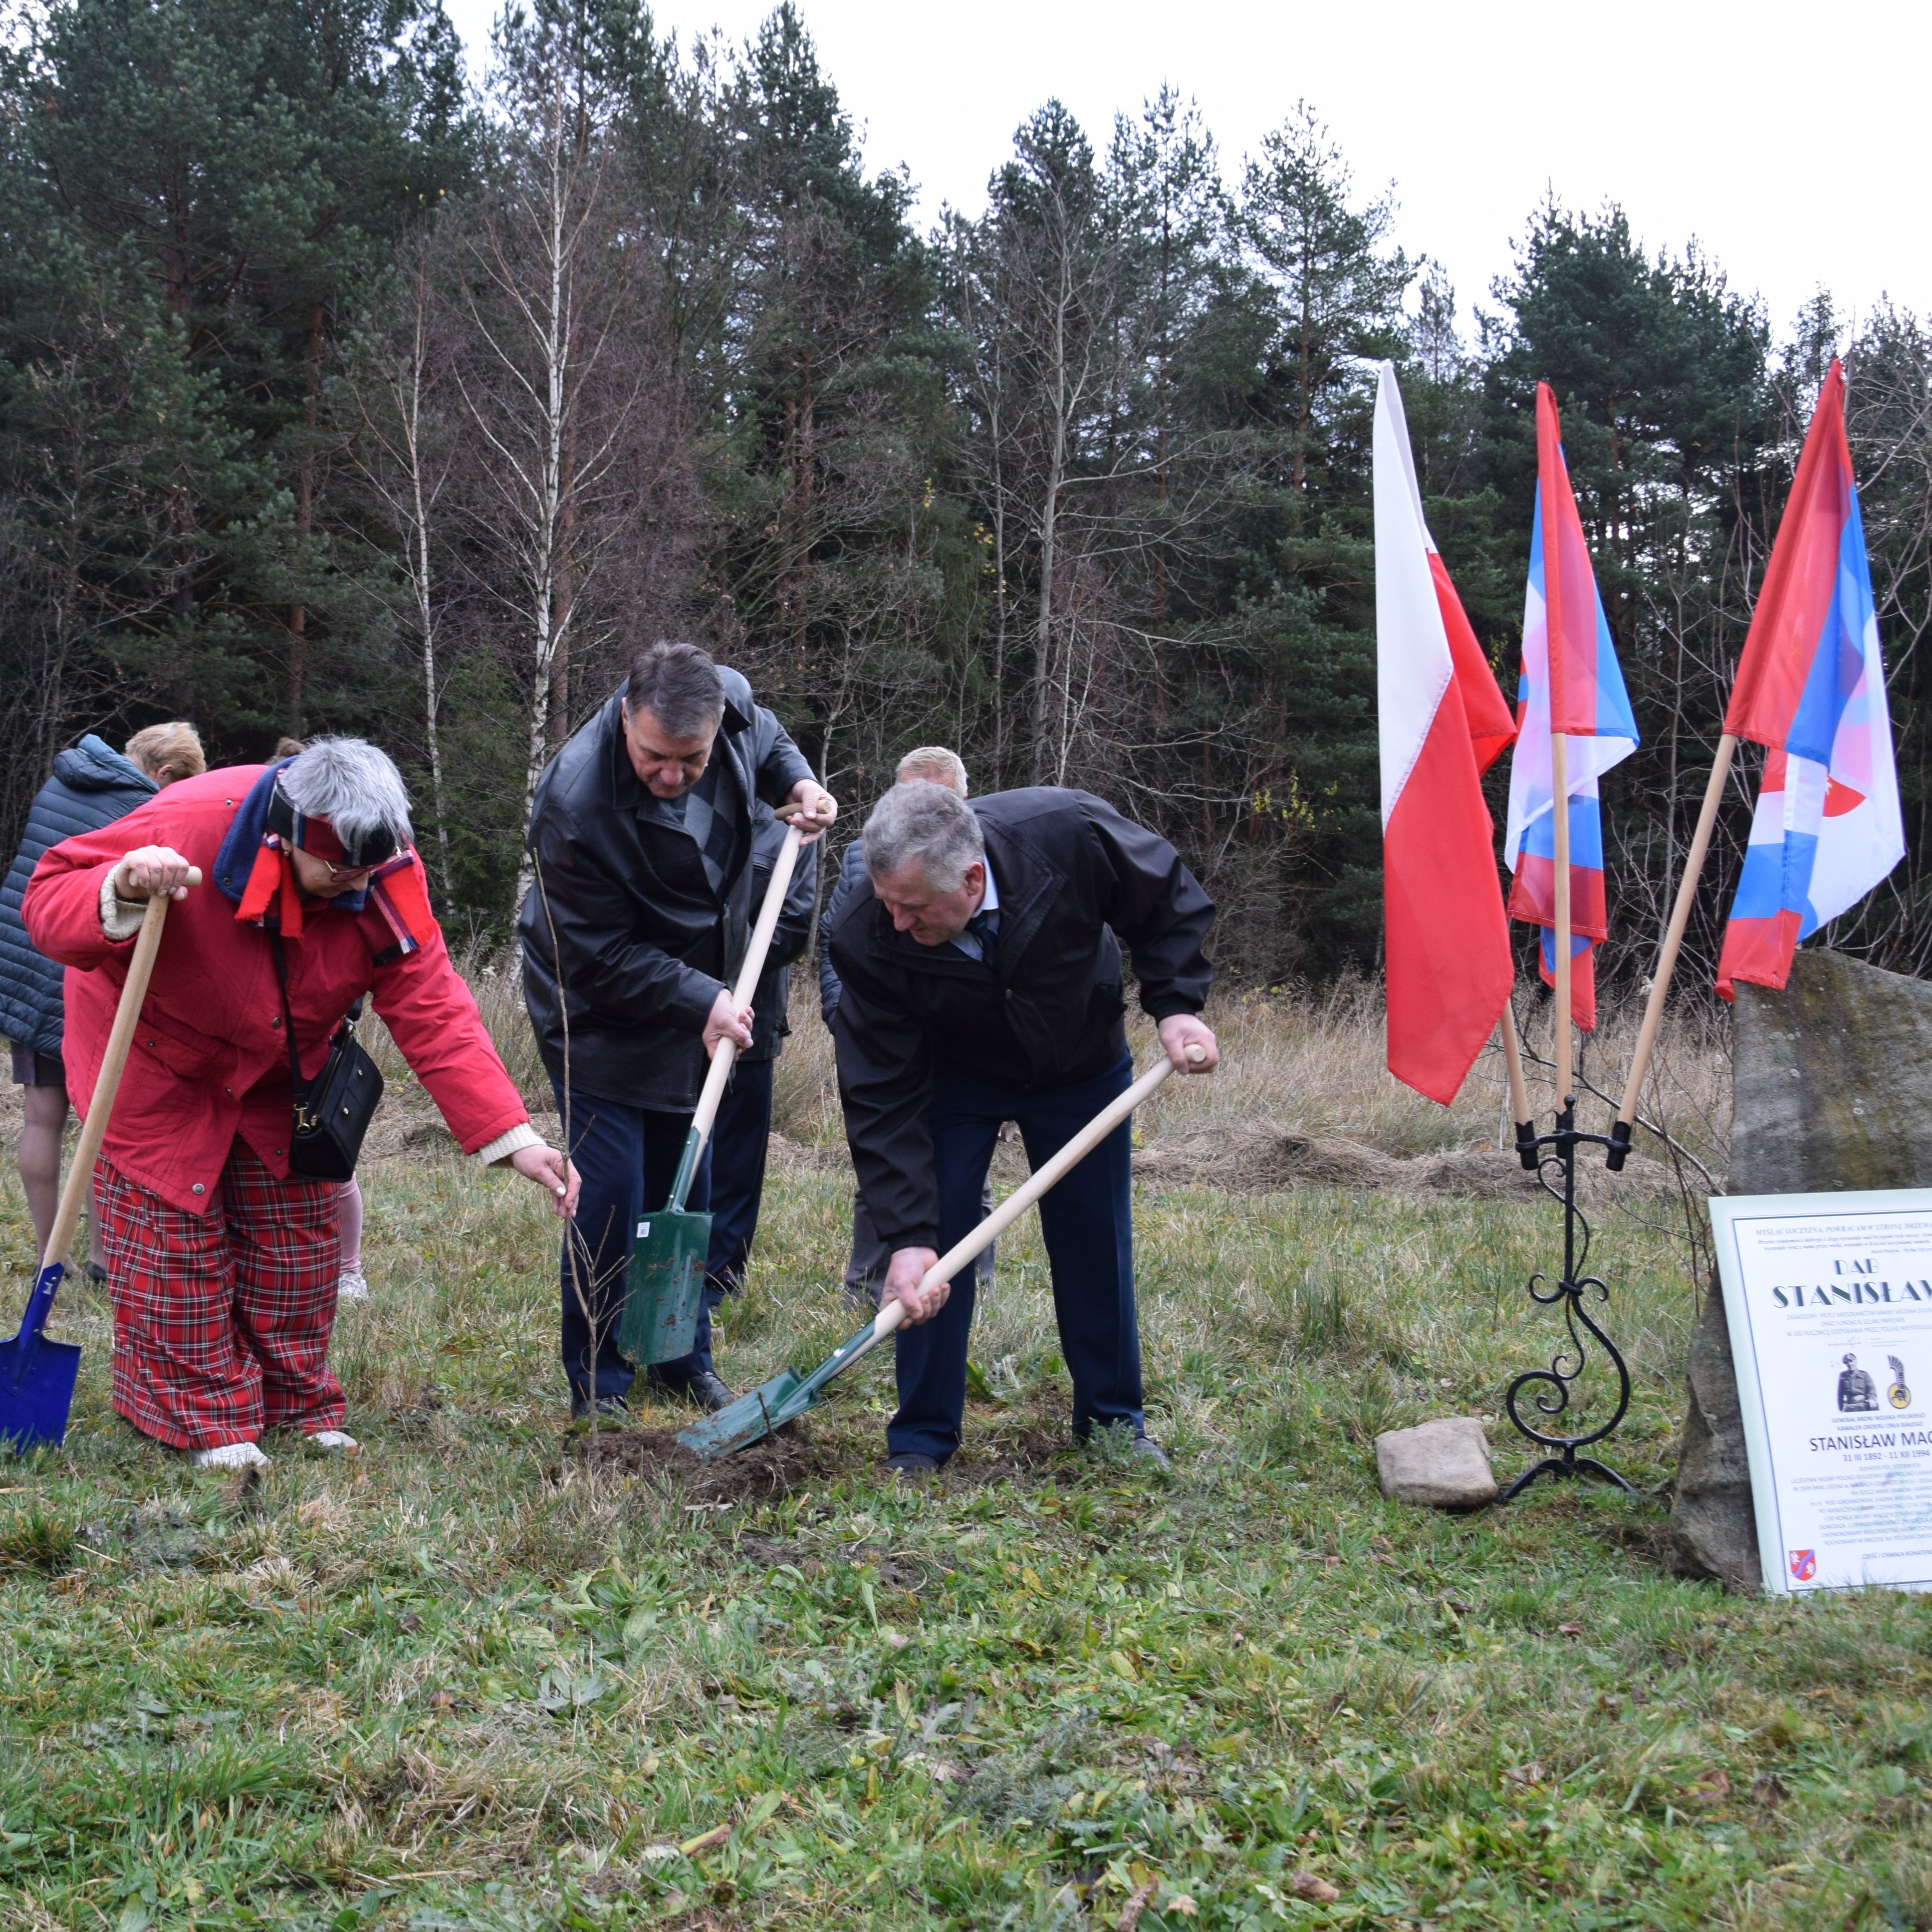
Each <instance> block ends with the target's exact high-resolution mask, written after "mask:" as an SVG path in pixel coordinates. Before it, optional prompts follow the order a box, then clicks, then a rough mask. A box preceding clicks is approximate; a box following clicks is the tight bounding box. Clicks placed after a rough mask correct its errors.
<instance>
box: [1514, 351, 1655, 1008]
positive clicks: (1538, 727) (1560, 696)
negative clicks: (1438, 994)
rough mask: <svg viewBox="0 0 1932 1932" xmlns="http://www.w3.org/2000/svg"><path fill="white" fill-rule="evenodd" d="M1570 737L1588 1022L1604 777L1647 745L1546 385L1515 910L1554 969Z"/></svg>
mask: <svg viewBox="0 0 1932 1932" xmlns="http://www.w3.org/2000/svg"><path fill="white" fill-rule="evenodd" d="M1553 732H1560V733H1562V736H1563V737H1564V739H1565V748H1564V759H1565V772H1564V778H1565V790H1566V791H1567V792H1568V794H1569V796H1568V799H1567V800H1566V801H1565V804H1566V808H1567V810H1568V817H1569V823H1570V926H1571V941H1570V950H1571V981H1570V986H1571V992H1570V1008H1571V1014H1572V1016H1573V1017H1574V1019H1575V1020H1576V1022H1577V1025H1579V1026H1580V1027H1586V1028H1588V1027H1593V1026H1595V1025H1596V1023H1597V982H1596V970H1595V952H1594V950H1593V949H1594V948H1595V944H1596V942H1597V941H1599V940H1601V939H1605V938H1608V937H1609V935H1610V927H1609V922H1608V917H1609V916H1608V910H1607V905H1606V903H1605V899H1604V833H1603V820H1602V816H1601V811H1600V810H1599V808H1598V796H1597V781H1598V779H1599V778H1601V776H1602V775H1603V774H1604V772H1607V771H1608V770H1609V769H1610V767H1611V766H1613V765H1615V764H1616V763H1619V762H1620V761H1621V760H1623V759H1625V758H1627V757H1629V756H1630V754H1631V752H1633V751H1635V750H1636V749H1637V719H1636V718H1635V717H1634V715H1632V713H1631V706H1630V699H1629V697H1628V695H1627V694H1625V690H1624V676H1623V672H1622V670H1621V668H1619V665H1618V663H1617V654H1616V650H1615V649H1614V648H1613V646H1612V645H1611V643H1610V625H1609V624H1608V623H1607V622H1606V621H1605V620H1604V601H1603V599H1602V598H1601V597H1599V596H1598V595H1597V578H1596V573H1595V571H1593V570H1592V568H1590V553H1589V550H1588V548H1587V547H1586V545H1585V544H1584V541H1583V519H1582V518H1581V517H1580V516H1579V515H1578V514H1577V499H1576V497H1575V496H1574V494H1573V493H1571V488H1570V472H1569V469H1568V466H1566V465H1565V462H1564V460H1563V443H1562V429H1561V426H1560V425H1559V423H1558V422H1557V419H1556V397H1555V395H1553V394H1552V392H1551V391H1550V385H1549V384H1548V383H1538V384H1537V386H1536V520H1535V523H1534V524H1533V525H1532V527H1531V531H1530V538H1529V592H1528V594H1527V595H1526V597H1525V598H1524V601H1523V676H1522V680H1521V682H1520V684H1519V685H1518V686H1517V743H1516V756H1515V758H1514V760H1513V761H1512V763H1511V767H1510V802H1509V826H1508V831H1507V832H1505V844H1506V845H1507V847H1508V852H1509V855H1510V870H1511V871H1512V872H1513V873H1514V874H1515V875H1516V876H1515V883H1514V886H1512V887H1511V892H1510V903H1509V909H1510V913H1511V916H1512V917H1513V918H1516V919H1523V920H1525V921H1526V922H1529V924H1532V925H1534V926H1541V928H1542V929H1543V949H1542V950H1543V959H1542V965H1543V980H1544V984H1545V985H1546V986H1553V985H1555V983H1556V814H1555V811H1554V809H1553V807H1554V805H1555V803H1556V781H1555V778H1554V777H1553V773H1552V768H1551V760H1550V736H1551V734H1552V733H1553Z"/></svg>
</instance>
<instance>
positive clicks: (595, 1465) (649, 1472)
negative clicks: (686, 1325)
mask: <svg viewBox="0 0 1932 1932" xmlns="http://www.w3.org/2000/svg"><path fill="white" fill-rule="evenodd" d="M569 1453H570V1454H572V1455H574V1456H575V1457H577V1458H578V1459H579V1460H581V1461H583V1462H584V1463H587V1464H589V1466H590V1467H591V1468H592V1469H601V1470H604V1471H607V1472H610V1474H612V1475H629V1476H655V1475H667V1476H669V1477H670V1478H672V1480H673V1481H675V1482H676V1484H678V1485H679V1487H680V1488H682V1489H685V1490H689V1491H690V1492H691V1495H692V1496H694V1497H696V1498H697V1499H698V1500H699V1501H700V1502H739V1501H741V1500H742V1501H745V1502H762V1501H763V1500H764V1499H766V1497H768V1496H783V1495H784V1494H786V1493H787V1492H788V1491H790V1490H795V1489H796V1488H798V1487H799V1486H800V1485H801V1484H803V1483H805V1482H806V1481H809V1480H810V1478H811V1477H812V1476H814V1475H816V1474H817V1473H818V1472H819V1469H820V1458H819V1457H818V1455H817V1452H816V1451H814V1449H813V1448H812V1446H811V1437H810V1436H809V1435H808V1433H806V1431H805V1427H804V1425H803V1424H802V1423H799V1422H788V1423H787V1424H785V1425H784V1427H783V1428H781V1429H779V1430H776V1431H775V1433H772V1435H769V1436H764V1437H762V1438H760V1440H758V1441H757V1442H754V1443H751V1444H750V1445H748V1446H747V1447H745V1448H742V1449H740V1450H739V1451H737V1453H736V1454H735V1455H730V1456H700V1455H697V1454H694V1453H693V1452H692V1451H691V1450H688V1449H687V1448H685V1446H684V1445H683V1444H682V1442H679V1440H678V1439H677V1435H676V1431H675V1430H669V1429H643V1428H636V1427H632V1428H622V1429H613V1428H610V1427H608V1426H606V1427H603V1428H601V1429H599V1430H598V1432H597V1433H596V1435H595V1436H594V1437H593V1436H589V1435H588V1434H585V1435H583V1436H577V1437H575V1438H574V1439H572V1441H571V1444H570V1450H569Z"/></svg>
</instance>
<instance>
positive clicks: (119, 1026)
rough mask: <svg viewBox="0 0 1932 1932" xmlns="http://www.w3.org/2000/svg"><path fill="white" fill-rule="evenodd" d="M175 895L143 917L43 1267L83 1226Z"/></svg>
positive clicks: (160, 898) (195, 879) (196, 875)
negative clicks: (97, 1162) (110, 1117)
mask: <svg viewBox="0 0 1932 1932" xmlns="http://www.w3.org/2000/svg"><path fill="white" fill-rule="evenodd" d="M187 882H188V883H189V884H190V885H191V886H198V885H199V884H200V883H201V874H200V871H199V869H198V868H194V867H192V866H191V867H190V868H189V870H188V875H187ZM171 896H172V895H170V894H169V893H166V892H160V893H157V894H156V895H155V896H154V897H153V898H150V899H149V900H148V910H147V913H146V916H145V917H144V918H143V919H142V921H141V931H140V935H139V938H136V941H134V955H133V958H132V959H130V960H129V961H128V962H127V983H126V985H124V986H123V987H122V988H121V1004H119V1005H118V1007H115V1010H114V1025H113V1028H112V1029H111V1030H110V1031H109V1033H108V1035H107V1051H106V1052H104V1054H102V1055H101V1071H100V1073H98V1075H97V1076H95V1082H94V1099H93V1101H92V1104H91V1105H90V1106H89V1108H88V1110H87V1118H86V1120H85V1121H83V1122H82V1123H81V1126H80V1140H79V1141H78V1142H76V1143H75V1146H74V1162H73V1165H72V1166H70V1167H69V1168H68V1171H67V1181H66V1184H65V1186H64V1187H62V1189H61V1197H60V1206H59V1207H58V1208H57V1209H56V1210H55V1213H54V1225H53V1228H52V1232H50V1233H49V1235H48V1236H47V1247H46V1253H45V1254H43V1255H42V1256H41V1257H40V1265H41V1267H43V1268H45V1267H46V1265H47V1263H48V1262H50V1261H52V1260H53V1259H54V1258H55V1256H59V1255H64V1254H65V1253H67V1250H68V1244H69V1243H70V1242H71V1241H72V1240H73V1239H74V1229H76V1228H77V1227H78V1226H80V1211H81V1209H82V1208H83V1206H84V1205H86V1200H87V1196H88V1193H89V1190H90V1188H91V1187H92V1186H93V1183H94V1163H95V1157H96V1156H97V1155H98V1154H99V1153H100V1152H101V1142H103V1141H104V1139H106V1138H107V1117H108V1115H110V1113H112V1112H113V1109H114V1096H115V1094H117V1093H118V1091H120V1087H121V1071H122V1070H123V1069H124V1067H126V1066H127V1049H128V1048H129V1047H130V1046H132V1045H133V1041H134V1029H135V1028H136V1026H137V1025H139V1023H140V1019H141V1002H142V1001H143V1000H144V999H145V998H147V995H148V980H150V979H151V977H153V975H154V956H155V954H156V953H158V952H160V950H161V928H162V926H163V924H165V923H166V919H167V916H168V906H169V902H170V899H171Z"/></svg>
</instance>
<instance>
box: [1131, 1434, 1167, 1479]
mask: <svg viewBox="0 0 1932 1932" xmlns="http://www.w3.org/2000/svg"><path fill="white" fill-rule="evenodd" d="M1134 1454H1136V1456H1138V1457H1139V1458H1140V1459H1141V1460H1142V1461H1143V1462H1145V1463H1152V1464H1153V1465H1154V1467H1155V1468H1156V1469H1159V1470H1161V1471H1163V1472H1164V1473H1166V1474H1169V1475H1171V1474H1172V1472H1173V1469H1174V1465H1173V1464H1172V1463H1170V1462H1169V1460H1167V1451H1166V1450H1165V1449H1163V1448H1162V1447H1161V1446H1160V1444H1159V1443H1158V1442H1156V1441H1155V1440H1154V1438H1153V1437H1152V1436H1136V1437H1135V1438H1134Z"/></svg>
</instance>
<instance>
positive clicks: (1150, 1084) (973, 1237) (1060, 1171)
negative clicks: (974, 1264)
mask: <svg viewBox="0 0 1932 1932" xmlns="http://www.w3.org/2000/svg"><path fill="white" fill-rule="evenodd" d="M1187 1057H1188V1058H1189V1059H1190V1060H1191V1061H1194V1062H1195V1063H1196V1064H1197V1065H1198V1064H1199V1063H1200V1062H1201V1061H1203V1060H1205V1059H1206V1058H1207V1057H1208V1052H1207V1049H1205V1047H1202V1046H1193V1045H1190V1046H1189V1047H1188V1048H1187ZM1173 1071H1174V1062H1173V1061H1171V1060H1169V1059H1168V1058H1166V1056H1165V1055H1163V1057H1162V1059H1161V1061H1160V1065H1159V1066H1157V1067H1150V1068H1149V1069H1148V1071H1147V1072H1146V1073H1143V1074H1142V1076H1141V1077H1140V1078H1139V1079H1138V1080H1136V1082H1134V1084H1133V1085H1132V1086H1131V1087H1130V1088H1128V1089H1127V1091H1126V1092H1125V1093H1124V1094H1121V1095H1119V1096H1118V1097H1117V1098H1115V1100H1111V1101H1109V1103H1108V1104H1107V1105H1106V1106H1105V1107H1103V1108H1102V1109H1101V1110H1100V1112H1099V1113H1097V1114H1096V1115H1094V1118H1092V1119H1091V1121H1088V1123H1087V1124H1086V1125H1085V1127H1082V1129H1081V1130H1080V1131H1079V1133H1077V1134H1076V1135H1075V1136H1073V1139H1071V1140H1070V1141H1069V1142H1067V1145H1065V1146H1064V1148H1061V1150H1060V1151H1059V1152H1058V1154H1055V1155H1054V1157H1052V1160H1049V1161H1048V1162H1047V1163H1046V1164H1045V1165H1044V1166H1042V1167H1040V1168H1039V1169H1036V1170H1035V1171H1034V1172H1033V1173H1032V1174H1031V1175H1028V1177H1027V1178H1026V1179H1025V1181H1023V1182H1022V1183H1021V1184H1020V1185H1019V1187H1016V1188H1015V1189H1014V1190H1013V1192H1012V1193H1010V1194H1009V1195H1008V1196H1007V1198H1006V1199H1005V1200H1004V1201H1002V1202H1001V1203H1000V1205H998V1207H997V1208H995V1209H994V1210H993V1211H992V1213H991V1214H989V1215H988V1216H987V1217H986V1219H985V1220H983V1221H982V1222H981V1223H980V1225H979V1226H977V1228H975V1229H974V1230H973V1232H971V1234H970V1235H966V1236H965V1237H964V1238H962V1239H961V1240H959V1241H955V1242H954V1243H953V1245H952V1247H950V1248H948V1249H947V1251H946V1252H945V1253H944V1254H943V1255H941V1256H940V1258H939V1259H938V1260H937V1261H936V1262H934V1263H933V1265H932V1267H930V1268H928V1269H927V1270H926V1274H925V1275H924V1277H922V1279H921V1280H920V1282H919V1286H920V1287H921V1288H922V1289H929V1288H933V1287H935V1286H938V1283H941V1282H942V1281H950V1280H952V1279H953V1277H954V1276H955V1275H956V1274H958V1273H959V1271H960V1270H961V1269H962V1268H964V1267H965V1265H966V1264H967V1263H968V1262H970V1261H971V1259H973V1257H974V1256H975V1255H977V1253H979V1252H980V1250H981V1249H982V1248H983V1247H985V1246H986V1244H987V1243H988V1242H989V1241H994V1240H995V1239H997V1238H998V1237H999V1236H1000V1235H1001V1234H1003V1233H1004V1232H1005V1231H1006V1230H1007V1229H1008V1228H1010V1227H1011V1226H1013V1223H1015V1222H1016V1221H1017V1220H1019V1217H1021V1216H1022V1214H1025V1212H1026V1211H1027V1210H1028V1208H1031V1206H1032V1205H1033V1204H1034V1202H1036V1201H1037V1200H1038V1199H1040V1196H1042V1195H1043V1194H1044V1193H1046V1191H1047V1190H1048V1189H1049V1188H1050V1187H1052V1186H1053V1185H1054V1184H1055V1182H1056V1181H1058V1180H1059V1179H1060V1178H1061V1176H1062V1175H1064V1174H1065V1173H1066V1172H1067V1169H1069V1168H1070V1167H1073V1166H1076V1165H1077V1164H1078V1163H1079V1162H1081V1161H1082V1160H1085V1159H1086V1157H1088V1155H1089V1154H1091V1153H1092V1152H1093V1151H1094V1149H1095V1148H1097V1147H1098V1146H1099V1145H1100V1143H1101V1142H1103V1140H1105V1139H1106V1138H1107V1136H1109V1134H1111V1133H1112V1132H1113V1131H1114V1130H1115V1128H1116V1127H1118V1126H1119V1125H1120V1124H1121V1122H1122V1121H1124V1120H1125V1119H1126V1118H1127V1116H1128V1115H1130V1114H1131V1113H1132V1112H1133V1111H1134V1109H1136V1107H1138V1106H1139V1105H1140V1103H1142V1101H1143V1100H1145V1099H1146V1098H1147V1097H1148V1095H1149V1094H1151V1093H1152V1092H1153V1091H1154V1089H1155V1088H1157V1087H1158V1086H1159V1085H1160V1083H1161V1082H1163V1080H1165V1079H1166V1078H1167V1076H1169V1074H1170V1073H1172V1072H1173ZM904 1319H905V1304H904V1302H903V1301H901V1300H900V1299H899V1298H898V1296H897V1295H894V1296H893V1297H892V1299H891V1300H890V1301H888V1302H886V1304H885V1306H884V1307H883V1308H881V1309H880V1310H879V1313H878V1319H877V1321H876V1322H874V1323H873V1325H872V1339H873V1340H874V1341H879V1340H883V1338H884V1337H886V1336H888V1335H889V1334H891V1333H892V1331H893V1330H894V1329H895V1328H898V1325H900V1323H901V1322H904Z"/></svg>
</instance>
